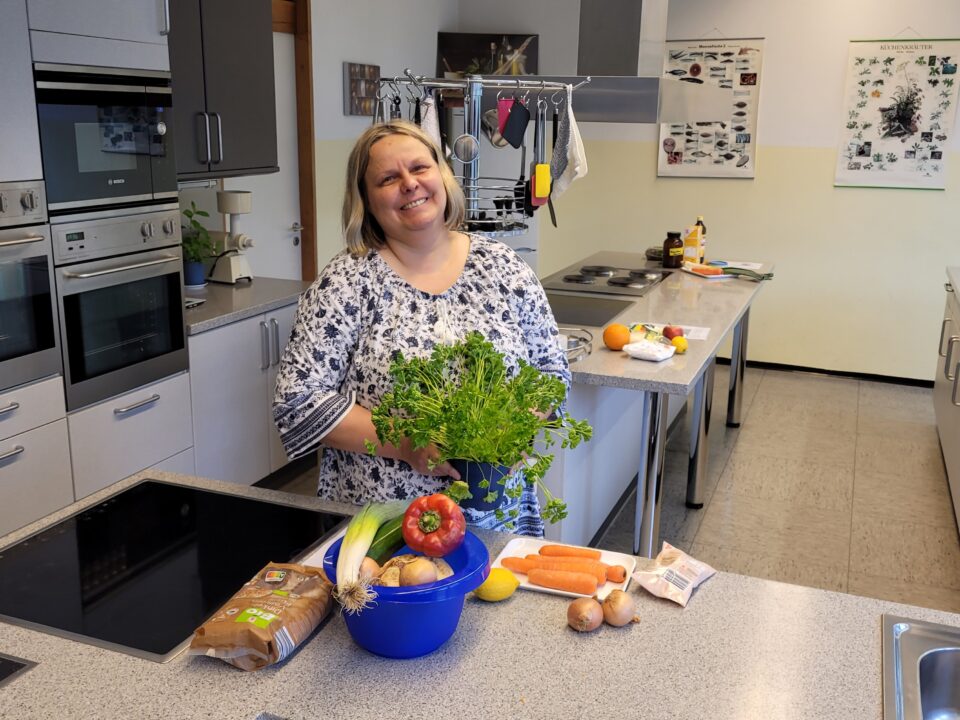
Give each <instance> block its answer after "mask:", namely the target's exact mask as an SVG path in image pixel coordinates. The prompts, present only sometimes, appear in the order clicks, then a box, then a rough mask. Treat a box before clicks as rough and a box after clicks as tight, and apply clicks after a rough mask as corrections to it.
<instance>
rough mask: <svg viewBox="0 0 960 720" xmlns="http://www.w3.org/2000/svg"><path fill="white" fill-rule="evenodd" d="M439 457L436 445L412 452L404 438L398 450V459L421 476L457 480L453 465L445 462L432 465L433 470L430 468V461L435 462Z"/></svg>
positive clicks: (457, 476) (457, 475) (408, 441)
mask: <svg viewBox="0 0 960 720" xmlns="http://www.w3.org/2000/svg"><path fill="white" fill-rule="evenodd" d="M439 455H440V451H439V450H437V447H436V445H434V444H433V443H431V444H430V445H427V446H426V447H423V448H418V449H416V450H414V449H413V448H412V447H411V446H410V440H409V439H406V438H405V439H404V441H403V444H402V447H401V448H400V459H401V460H403V461H404V462H405V463H407V464H408V465H409V466H410V467H412V468H413V469H414V470H416V471H417V472H418V473H420V474H421V475H430V476H433V477H452V478H453V479H454V480H459V479H460V473H458V472H457V471H456V470H455V469H454V467H453V465H451V464H450V463H448V462H446V461H444V462H442V463H438V464H436V465H434V466H433V468H431V467H430V465H431V463H432V461H433V460H436V458H437V457H438V456H439Z"/></svg>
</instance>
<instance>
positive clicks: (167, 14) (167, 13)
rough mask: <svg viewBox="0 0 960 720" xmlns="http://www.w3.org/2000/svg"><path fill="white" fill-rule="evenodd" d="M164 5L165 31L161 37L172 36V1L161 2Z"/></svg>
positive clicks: (162, 0) (163, 0) (163, 30)
mask: <svg viewBox="0 0 960 720" xmlns="http://www.w3.org/2000/svg"><path fill="white" fill-rule="evenodd" d="M160 2H161V3H163V29H162V30H161V31H160V34H161V35H169V34H170V0H160Z"/></svg>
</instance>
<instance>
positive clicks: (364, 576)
mask: <svg viewBox="0 0 960 720" xmlns="http://www.w3.org/2000/svg"><path fill="white" fill-rule="evenodd" d="M380 573H381V570H380V565H378V564H377V561H376V560H374V559H373V558H372V557H365V558H363V560H361V561H360V579H361V580H370V579H371V578H375V577H379V576H380Z"/></svg>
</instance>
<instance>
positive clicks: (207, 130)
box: [197, 112, 211, 165]
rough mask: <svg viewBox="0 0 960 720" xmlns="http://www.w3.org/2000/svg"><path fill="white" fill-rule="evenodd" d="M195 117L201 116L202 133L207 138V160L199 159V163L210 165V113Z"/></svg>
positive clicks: (199, 113)
mask: <svg viewBox="0 0 960 720" xmlns="http://www.w3.org/2000/svg"><path fill="white" fill-rule="evenodd" d="M197 115H203V131H204V134H205V135H206V138H207V159H206V160H204V159H203V158H202V157H201V158H200V162H202V163H206V164H207V165H209V164H210V159H211V155H210V113H205V112H198V113H197Z"/></svg>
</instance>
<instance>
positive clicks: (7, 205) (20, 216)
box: [0, 181, 61, 390]
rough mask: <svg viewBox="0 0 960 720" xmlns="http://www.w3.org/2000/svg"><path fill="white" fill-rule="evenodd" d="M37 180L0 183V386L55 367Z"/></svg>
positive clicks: (46, 235) (49, 264) (49, 268)
mask: <svg viewBox="0 0 960 720" xmlns="http://www.w3.org/2000/svg"><path fill="white" fill-rule="evenodd" d="M46 215H47V214H46V209H45V205H44V200H43V183H42V182H39V181H35V182H23V183H0V390H3V389H6V388H9V387H14V386H15V385H21V384H23V383H27V382H30V381H32V380H38V379H40V378H42V377H46V376H47V375H54V374H56V373H59V372H60V369H61V363H60V342H59V330H58V327H57V311H56V301H55V298H54V282H53V257H52V254H51V248H50V227H49V226H48V225H47V224H46Z"/></svg>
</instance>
